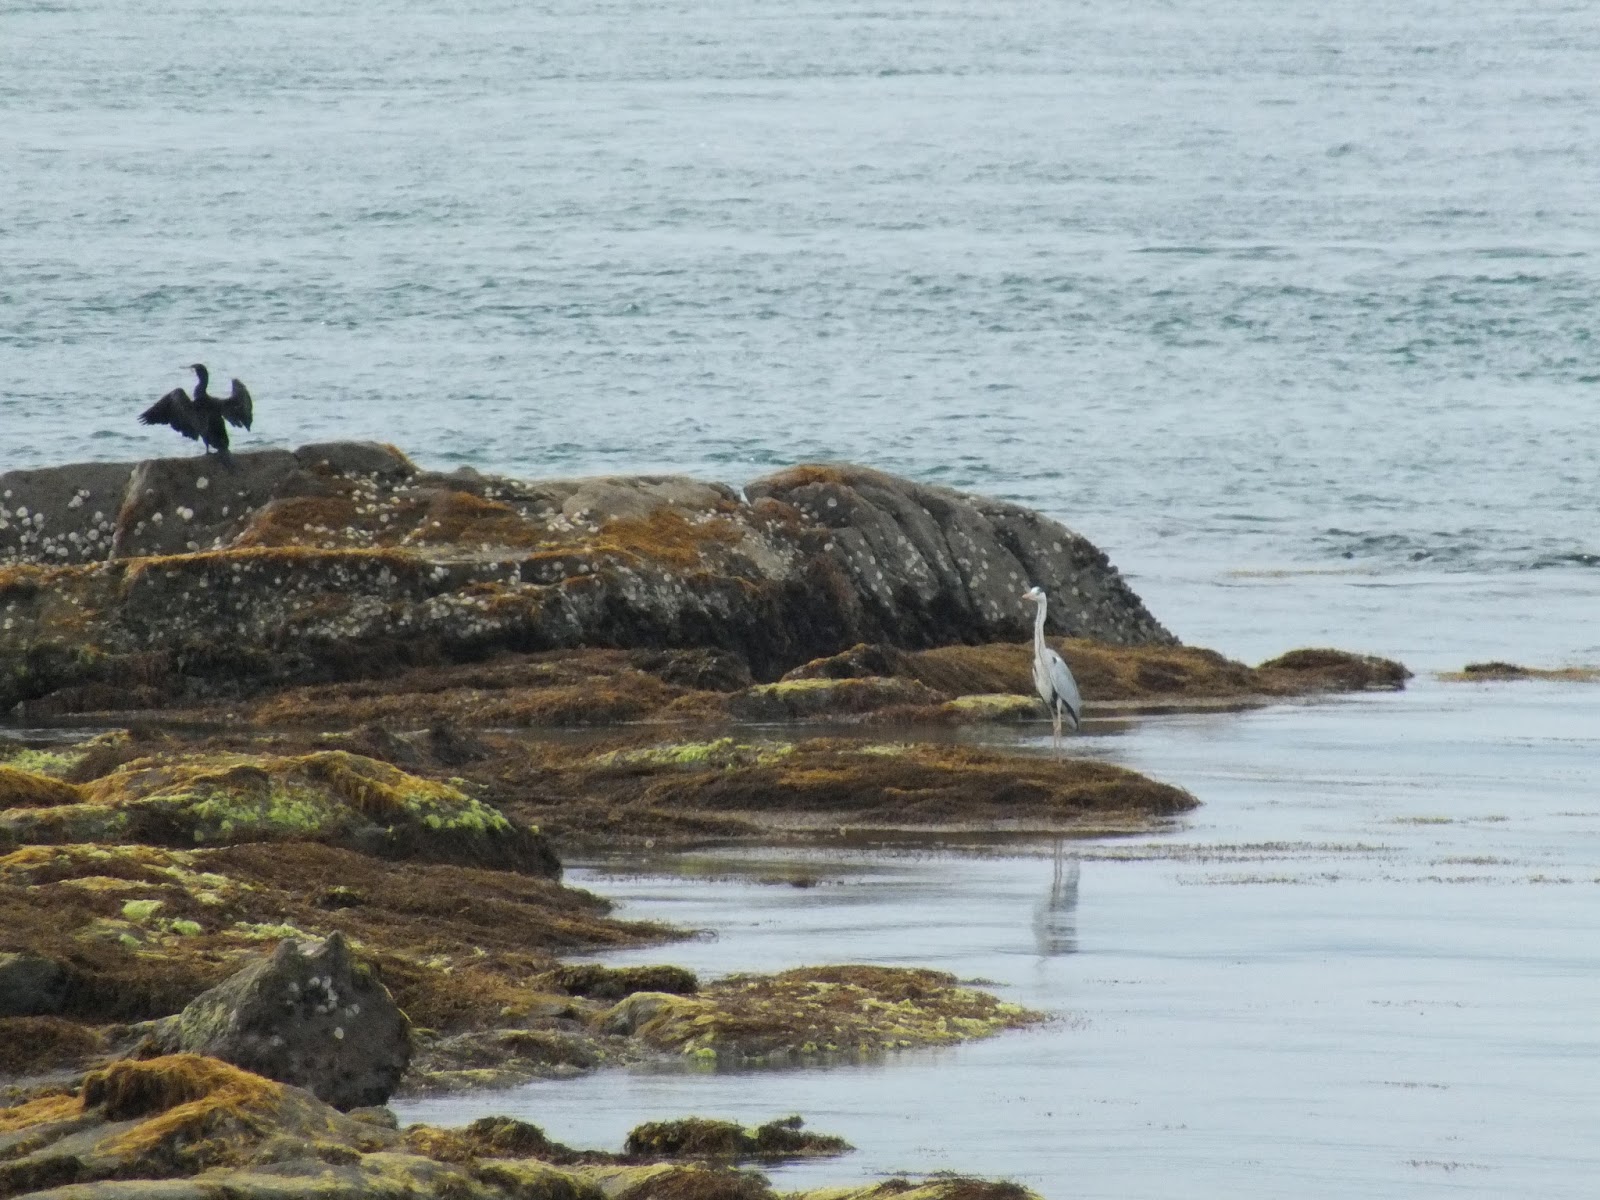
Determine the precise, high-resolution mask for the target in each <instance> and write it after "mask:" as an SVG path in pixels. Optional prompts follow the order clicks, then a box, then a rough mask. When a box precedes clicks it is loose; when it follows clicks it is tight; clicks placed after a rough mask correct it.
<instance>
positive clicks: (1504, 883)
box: [398, 682, 1600, 1197]
mask: <svg viewBox="0 0 1600 1200" xmlns="http://www.w3.org/2000/svg"><path fill="white" fill-rule="evenodd" d="M1119 728H1120V732H1116V733H1113V734H1107V735H1098V734H1096V735H1091V736H1089V737H1085V738H1081V739H1079V740H1078V741H1077V742H1076V743H1075V744H1074V747H1073V748H1074V750H1075V752H1078V753H1088V754H1094V755H1097V756H1103V757H1106V758H1108V759H1112V760H1114V761H1117V762H1119V763H1124V764H1126V765H1129V766H1133V767H1137V768H1139V769H1141V770H1144V771H1147V772H1150V773H1152V774H1154V775H1157V776H1158V777H1161V778H1166V779H1176V780H1182V781H1183V782H1184V784H1185V785H1186V786H1188V787H1190V788H1191V789H1193V790H1194V791H1195V792H1196V794H1198V795H1199V796H1200V797H1201V799H1202V800H1203V801H1204V802H1205V803H1204V807H1202V808H1201V809H1199V810H1198V811H1196V812H1195V813H1192V814H1189V815H1188V816H1187V817H1186V818H1185V819H1184V820H1182V821H1181V822H1180V823H1179V824H1178V825H1177V826H1176V827H1175V828H1173V829H1172V830H1171V831H1170V832H1167V833H1163V834H1160V835H1157V836H1153V837H1136V838H1129V839H1118V840H1102V841H1089V842H1076V843H1068V844H1067V846H1066V854H1067V856H1068V858H1067V862H1066V864H1065V865H1066V868H1067V869H1066V871H1065V874H1064V876H1063V875H1058V874H1057V870H1058V868H1057V864H1056V862H1055V861H1054V858H1053V855H1052V851H1051V848H1050V847H1048V846H1038V847H1035V848H1033V849H1034V852H1033V853H1028V854H1023V853H1017V852H1015V851H1008V852H1005V853H1000V854H991V855H970V854H969V855H962V856H946V855H942V854H938V853H929V852H927V851H925V850H924V851H919V852H914V853H913V852H907V853H888V852H886V853H880V854H875V855H846V856H827V855H799V856H794V855H790V856H778V855H776V854H774V853H773V852H770V851H768V852H761V851H749V852H744V851H741V852H737V853H732V854H726V855H712V856H698V857H689V858H683V859H676V860H667V861H653V862H652V861H637V862H608V863H603V864H601V863H594V864H589V865H587V866H582V867H580V868H579V869H576V870H574V871H573V872H572V873H571V878H572V880H573V882H575V883H578V884H580V885H584V886H589V887H592V888H594V889H595V890H597V891H600V892H602V893H603V894H606V895H608V896H612V897H615V898H616V899H618V900H619V901H621V905H622V908H621V911H622V912H623V913H625V914H626V915H627V916H630V917H649V918H657V919H664V920H669V921H675V922H678V923H681V924H685V925H689V926H694V927H697V928H702V929H707V930H710V931H714V933H715V935H716V936H715V937H714V938H709V939H704V940H698V941H694V942H690V943H687V944H682V945H675V946H671V947H666V948H661V949H657V950H645V951H631V952H627V953H623V954H613V955H609V956H606V958H605V961H607V962H613V963H620V962H646V961H673V962H678V963H682V964H684V965H687V966H690V967H693V968H695V969H696V970H698V971H700V972H702V973H703V974H706V975H716V974H720V973H724V972H730V971H738V970H773V969H781V968H783V967H787V966H793V965H798V964H800V963H806V962H817V961H832V962H841V961H865V962H873V963H882V964H902V965H927V966H934V967H939V968H942V969H944V970H949V971H953V972H955V973H956V974H958V975H960V976H962V977H964V978H973V979H982V980H986V981H989V982H990V983H991V984H992V985H993V986H994V988H995V990H997V991H998V992H999V993H1000V994H1001V995H1003V996H1004V997H1005V998H1007V999H1009V1000H1014V1001H1017V1002H1019V1003H1022V1004H1026V1005H1029V1006H1032V1007H1036V1008H1041V1009H1045V1010H1047V1011H1049V1012H1051V1013H1053V1014H1056V1015H1057V1017H1058V1019H1057V1020H1056V1021H1055V1022H1053V1023H1052V1024H1050V1025H1049V1026H1047V1027H1044V1028H1042V1029H1039V1030H1035V1031H1029V1032H1024V1033H1018V1034H1007V1035H1002V1036H1000V1037H998V1038H995V1039H993V1040H990V1041H987V1042H981V1043H976V1044H972V1045H968V1046H963V1047H958V1048H954V1049H947V1050H939V1051H931V1052H912V1053H906V1054H903V1055H900V1056H897V1057H895V1058H892V1059H890V1060H888V1061H886V1062H882V1063H871V1064H857V1065H843V1066H834V1067H824V1068H810V1069H804V1070H792V1071H783V1072H774V1071H757V1072H749V1071H746V1072H725V1073H715V1072H713V1073H701V1072H694V1071H687V1070H685V1071H678V1070H660V1071H629V1072H621V1071H618V1072H602V1073H600V1074H597V1075H594V1076H590V1077H587V1078H584V1079H580V1080H575V1081H564V1082H550V1083H537V1084H533V1085H530V1086H528V1087H525V1088H520V1089H516V1090H513V1091H509V1092H501V1093H492V1094H484V1095H477V1096H472V1097H468V1098H458V1099H449V1100H431V1101H420V1102H409V1103H406V1104H403V1105H400V1106H398V1107H399V1108H400V1110H401V1115H402V1117H403V1119H405V1120H429V1121H439V1122H460V1121H466V1120H470V1119H472V1118H474V1117H476V1116H479V1115H483V1114H487V1113H510V1114H514V1115H519V1116H522V1117H524V1118H526V1119H528V1120H532V1121H534V1122H536V1123H538V1124H540V1125H542V1126H544V1127H545V1128H546V1129H547V1131H548V1132H549V1133H550V1134H551V1135H552V1136H554V1137H556V1138H558V1139H561V1140H563V1141H567V1142H569V1143H573V1144H578V1145H600V1146H608V1147H615V1146H617V1145H619V1144H620V1142H621V1139H622V1137H623V1135H624V1134H625V1132H626V1131H627V1129H628V1128H630V1127H631V1126H632V1125H633V1124H636V1123H637V1122H639V1121H643V1120H647V1119H652V1118H658V1117H663V1116H669V1115H675V1114H677V1115H681V1114H685V1113H702V1114H707V1115H714V1116H724V1117H730V1118H736V1119H739V1120H743V1121H746V1122H756V1121H760V1120H766V1119H769V1118H771V1117H772V1116H775V1115H780V1114H782V1113H786V1112H790V1111H796V1112H800V1113H802V1114H804V1115H805V1117H806V1118H807V1120H808V1121H809V1122H810V1123H811V1124H812V1125H813V1126H814V1127H816V1128H818V1129H822V1130H826V1131H829V1132H833V1133H838V1134H841V1135H843V1136H844V1137H846V1138H847V1139H848V1140H850V1141H851V1142H853V1143H854V1144H855V1145H856V1146H857V1147H858V1150H857V1152H856V1153H855V1154H853V1155H850V1156H848V1157H846V1158H843V1159H838V1160H834V1161H830V1162H819V1163H812V1164H804V1165H797V1166H791V1167H787V1168H782V1169H780V1170H778V1171H777V1172H776V1173H775V1179H776V1181H777V1183H778V1185H779V1186H781V1187H800V1186H812V1185H819V1184H824V1183H833V1182H838V1183H847V1182H850V1181H853V1180H861V1179H864V1178H868V1177H873V1176H878V1175H888V1174H894V1173H897V1172H901V1171H918V1170H930V1169H951V1170H959V1171H970V1172H978V1173H986V1174H995V1175H1005V1176H1010V1177H1013V1178H1016V1179H1018V1180H1020V1181H1022V1182H1024V1183H1027V1184H1029V1185H1030V1186H1033V1187H1036V1188H1038V1189H1039V1190H1040V1191H1042V1192H1043V1193H1044V1194H1045V1195H1052V1196H1064V1195H1080V1196H1104V1197H1129V1196H1157V1195H1171V1194H1173V1189H1174V1186H1175V1184H1174V1181H1179V1180H1181V1181H1182V1186H1181V1187H1180V1188H1179V1189H1178V1190H1179V1191H1180V1192H1182V1193H1184V1194H1209V1195H1222V1194H1228V1195H1249V1196H1262V1197H1268V1196H1278V1195H1284V1194H1287V1193H1289V1192H1290V1191H1291V1190H1295V1191H1299V1190H1302V1189H1303V1190H1306V1191H1307V1192H1308V1193H1309V1194H1315V1195H1319V1196H1376V1195H1399V1194H1405V1195H1418V1194H1433V1193H1436V1192H1437V1193H1441V1194H1442V1193H1445V1192H1448V1193H1450V1194H1453V1195H1454V1194H1472V1195H1484V1196H1505V1195H1515V1194H1523V1195H1532V1194H1538V1195H1545V1196H1579V1195H1587V1194H1590V1192H1591V1188H1592V1179H1593V1176H1594V1172H1595V1170H1596V1168H1597V1167H1600V1149H1597V1148H1596V1146H1595V1143H1594V1139H1593V1137H1592V1136H1591V1132H1592V1122H1593V1117H1594V1115H1595V1113H1596V1112H1600V1077H1597V1076H1595V1074H1594V1073H1593V1072H1591V1071H1589V1070H1587V1068H1586V1065H1585V1064H1587V1063H1588V1062H1591V1061H1593V1058H1594V1056H1595V1054H1596V1053H1597V1052H1600V1030H1597V1029H1596V1027H1595V1025H1594V1022H1593V1014H1594V1012H1595V1011H1596V1005H1597V1002H1600V949H1597V946H1600V941H1597V938H1596V934H1597V932H1600V772H1597V770H1596V768H1595V765H1594V764H1595V763H1596V761H1597V760H1600V688H1596V687H1593V686H1584V685H1553V684H1542V683H1534V684H1506V685H1442V684H1432V683H1427V682H1424V683H1423V684H1421V685H1420V686H1418V687H1416V688H1415V689H1413V690H1412V691H1409V692H1406V693H1401V694H1393V695H1373V696H1359V697H1352V698H1343V699H1338V700H1329V701H1323V702H1316V703H1308V704H1296V705H1285V706H1277V707H1272V708H1267V709H1260V710H1256V711H1251V712H1244V713H1223V714H1201V715H1182V716H1171V717H1158V718H1148V719H1144V720H1140V721H1136V722H1132V723H1129V724H1127V725H1125V726H1121V727H1119ZM1074 865H1075V866H1076V886H1075V887H1074V886H1073V885H1072V880H1073V867H1074ZM785 873H790V874H799V875H815V876H816V877H817V878H818V880H819V882H817V883H816V885H815V886H810V887H803V888H797V887H793V886H784V885H782V884H774V883H773V882H772V881H771V880H772V878H773V877H775V876H782V875H783V874H785ZM763 877H764V878H765V881H759V880H762V879H763Z"/></svg>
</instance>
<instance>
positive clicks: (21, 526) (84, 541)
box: [0, 463, 137, 564]
mask: <svg viewBox="0 0 1600 1200" xmlns="http://www.w3.org/2000/svg"><path fill="white" fill-rule="evenodd" d="M135 466H137V464H136V463H75V464H73V465H72V466H66V467H45V468H42V469H40V470H36V471H7V472H5V473H4V474H0V562H38V563H50V564H57V563H82V562H94V561H96V560H99V559H104V558H106V557H107V556H108V555H109V554H110V553H111V538H112V534H113V532H114V529H115V522H116V518H117V510H118V509H120V508H121V507H122V498H123V495H124V494H125V493H126V492H127V490H128V480H129V478H130V477H131V476H132V475H133V470H134V467H135Z"/></svg>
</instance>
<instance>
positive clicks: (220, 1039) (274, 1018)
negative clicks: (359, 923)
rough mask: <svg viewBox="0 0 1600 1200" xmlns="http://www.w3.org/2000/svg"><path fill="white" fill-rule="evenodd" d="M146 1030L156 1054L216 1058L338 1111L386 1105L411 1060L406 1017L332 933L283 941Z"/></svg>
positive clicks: (380, 984)
mask: <svg viewBox="0 0 1600 1200" xmlns="http://www.w3.org/2000/svg"><path fill="white" fill-rule="evenodd" d="M154 1037H155V1042H156V1044H157V1046H158V1047H159V1048H160V1049H161V1050H162V1051H164V1052H165V1053H169V1054H175V1053H183V1054H199V1055H204V1056H206V1057H210V1058H220V1059H221V1060H222V1061H224V1062H228V1063H232V1064H233V1065H234V1066H236V1067H242V1068H244V1069H245V1070H247V1071H253V1072H254V1073H255V1074H257V1075H264V1076H266V1078H268V1079H275V1080H277V1081H278V1082H279V1083H292V1084H294V1085H295V1086H296V1087H303V1088H305V1089H306V1090H307V1091H309V1092H310V1093H311V1094H312V1095H314V1096H316V1097H317V1098H318V1099H319V1100H322V1101H324V1102H325V1103H328V1104H331V1105H333V1106H334V1107H335V1108H339V1109H351V1108H363V1107H366V1106H369V1105H375V1104H384V1103H386V1102H387V1101H388V1099H389V1097H390V1096H391V1095H393V1093H394V1090H395V1088H396V1087H398V1086H399V1084H400V1080H401V1077H402V1076H404V1075H405V1073H406V1068H407V1067H408V1066H409V1065H410V1063H411V1022H410V1021H408V1020H407V1019H406V1016H405V1014H404V1013H403V1012H401V1011H400V1009H399V1007H398V1006H397V1005H396V1004H395V1002H394V997H392V996H391V995H389V989H388V988H386V987H384V986H383V984H382V983H381V982H380V981H379V980H378V979H377V977H376V976H375V975H374V974H373V972H372V968H371V967H370V966H369V965H367V964H365V963H362V962H359V961H358V960H356V959H355V957H354V956H353V955H352V954H351V953H350V947H349V946H348V945H347V944H346V942H345V939H344V936H343V935H342V934H340V933H337V932H335V933H333V934H331V935H330V936H329V937H327V938H325V939H324V940H323V941H322V942H321V943H320V944H312V943H306V944H302V943H300V942H297V941H296V940H295V939H293V938H286V939H284V940H283V941H282V942H280V943H279V944H278V948H277V949H276V950H274V951H273V952H272V954H270V955H268V956H266V957H263V958H261V959H258V960H257V961H256V962H253V963H251V964H250V965H249V966H247V967H245V968H244V969H242V970H241V971H239V972H238V973H237V974H235V975H233V976H232V977H231V978H229V979H226V980H224V981H223V982H222V983H219V984H218V985H217V986H216V987H214V988H210V989H209V990H207V991H205V992H202V993H201V994H200V995H198V996H196V997H195V998H194V999H193V1000H191V1001H190V1002H189V1003H188V1004H187V1005H186V1006H185V1007H184V1010H183V1011H182V1012H181V1013H179V1014H178V1015H177V1016H175V1017H172V1018H170V1019H169V1020H166V1021H163V1022H161V1023H160V1024H159V1027H158V1029H157V1031H156V1033H155V1035H154Z"/></svg>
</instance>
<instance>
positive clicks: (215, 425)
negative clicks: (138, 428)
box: [139, 363, 254, 466]
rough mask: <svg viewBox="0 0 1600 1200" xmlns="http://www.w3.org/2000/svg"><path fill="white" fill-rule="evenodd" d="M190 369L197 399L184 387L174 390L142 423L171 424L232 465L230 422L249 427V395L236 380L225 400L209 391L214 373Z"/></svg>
mask: <svg viewBox="0 0 1600 1200" xmlns="http://www.w3.org/2000/svg"><path fill="white" fill-rule="evenodd" d="M189 369H190V370H191V371H193V372H194V375H195V381H196V382H195V387H194V399H192V400H191V399H190V398H189V394H188V393H187V392H185V391H184V390H183V389H182V388H173V389H172V390H171V391H170V392H168V393H167V394H166V395H165V396H163V397H161V399H159V400H157V401H156V402H155V403H154V404H152V405H151V406H150V407H149V408H147V409H146V410H145V411H144V412H142V413H140V414H139V420H140V421H142V422H144V423H145V424H146V425H171V426H172V427H173V428H174V429H176V430H177V431H178V432H179V433H181V434H183V436H184V437H186V438H189V439H190V440H191V441H192V440H195V439H199V440H200V441H202V442H204V443H205V446H206V452H207V453H210V452H211V451H212V450H215V451H216V452H217V457H218V458H220V459H221V460H222V464H223V466H232V465H233V456H232V455H230V454H229V453H228V425H229V424H230V423H231V424H234V425H237V426H239V427H240V428H241V429H249V428H250V421H251V418H252V416H253V415H254V414H253V411H252V409H253V406H252V404H251V402H250V393H249V392H248V391H247V390H246V389H245V386H244V384H242V383H240V382H239V381H238V380H237V379H235V380H234V381H233V391H232V392H230V393H229V394H228V398H227V399H226V400H224V399H223V398H222V397H221V396H213V395H211V393H209V392H207V391H206V383H207V381H208V380H209V379H210V378H211V374H210V372H209V371H207V370H206V367H205V364H204V363H195V364H193V365H192V366H191V367H190V368H189Z"/></svg>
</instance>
